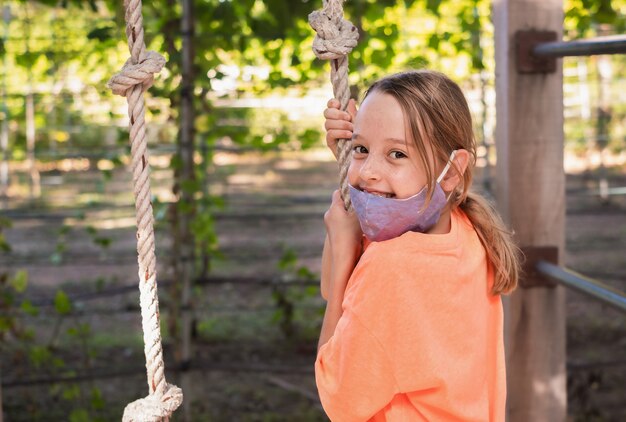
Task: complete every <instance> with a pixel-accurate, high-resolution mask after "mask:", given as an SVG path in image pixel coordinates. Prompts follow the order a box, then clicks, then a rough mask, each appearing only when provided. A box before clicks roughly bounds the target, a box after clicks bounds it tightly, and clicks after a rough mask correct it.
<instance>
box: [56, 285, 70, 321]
mask: <svg viewBox="0 0 626 422" xmlns="http://www.w3.org/2000/svg"><path fill="white" fill-rule="evenodd" d="M54 309H55V311H56V312H57V313H58V314H59V315H68V314H69V313H70V312H72V302H71V301H70V298H69V297H68V296H67V294H66V293H65V292H64V291H63V290H57V292H56V295H55V296H54Z"/></svg>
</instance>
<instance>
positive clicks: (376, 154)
mask: <svg viewBox="0 0 626 422" xmlns="http://www.w3.org/2000/svg"><path fill="white" fill-rule="evenodd" d="M406 123H407V122H405V118H404V114H403V113H402V108H401V107H400V104H398V102H397V101H396V99H395V98H393V97H392V96H391V95H389V94H385V93H381V92H377V91H374V92H372V93H371V94H369V95H368V96H367V98H366V99H365V101H363V104H362V105H361V108H360V109H359V112H358V113H357V117H356V119H355V121H354V132H353V133H354V135H353V137H352V160H351V163H350V168H349V169H348V181H349V182H350V184H351V185H352V186H354V187H355V188H357V189H361V190H364V191H366V192H369V193H372V194H376V195H380V196H386V197H390V198H397V199H404V198H408V197H410V196H413V195H415V194H416V193H418V192H419V191H420V190H421V189H422V188H423V187H424V186H425V185H426V182H427V180H426V172H425V170H424V169H423V168H420V167H419V166H418V163H421V160H420V159H419V155H418V154H419V153H418V151H417V148H416V147H415V145H414V143H413V141H412V140H410V139H407V134H408V133H409V130H408V126H407V124H406Z"/></svg>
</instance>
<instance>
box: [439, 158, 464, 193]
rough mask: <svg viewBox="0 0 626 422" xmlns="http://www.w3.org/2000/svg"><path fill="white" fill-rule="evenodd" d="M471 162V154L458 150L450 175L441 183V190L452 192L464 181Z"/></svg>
mask: <svg viewBox="0 0 626 422" xmlns="http://www.w3.org/2000/svg"><path fill="white" fill-rule="evenodd" d="M469 160H470V153H469V152H468V151H467V150H465V149H457V150H456V154H455V156H454V160H453V161H452V164H451V165H450V169H449V170H448V173H446V175H445V176H444V177H443V180H442V181H441V188H442V189H443V190H444V191H446V192H452V191H453V190H454V189H455V188H456V187H457V186H458V185H459V183H461V182H462V181H463V174H464V173H465V170H466V169H467V166H468V164H469Z"/></svg>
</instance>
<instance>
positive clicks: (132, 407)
mask: <svg viewBox="0 0 626 422" xmlns="http://www.w3.org/2000/svg"><path fill="white" fill-rule="evenodd" d="M182 402H183V390H181V389H180V388H178V387H176V386H175V385H172V384H167V385H166V386H165V393H163V395H162V396H157V395H156V394H150V395H149V396H147V397H144V398H143V399H139V400H135V401H134V402H132V403H129V404H128V405H127V406H126V408H125V409H124V416H123V417H122V422H161V421H162V420H163V419H165V420H167V418H169V417H170V415H171V414H172V413H174V411H175V410H176V409H177V408H178V406H180V405H181V403H182Z"/></svg>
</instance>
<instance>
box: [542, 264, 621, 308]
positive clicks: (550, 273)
mask: <svg viewBox="0 0 626 422" xmlns="http://www.w3.org/2000/svg"><path fill="white" fill-rule="evenodd" d="M536 269H537V271H539V272H540V273H541V274H543V275H545V276H546V277H549V278H551V279H552V280H554V281H557V282H559V283H561V284H562V285H564V286H565V287H568V288H571V289H574V290H577V291H579V292H581V293H584V294H586V295H588V296H590V297H592V298H594V299H596V300H599V301H601V302H603V303H606V304H607V305H611V306H613V307H615V308H617V309H619V310H620V311H622V312H626V295H625V294H624V293H622V292H620V291H619V290H616V289H614V288H613V287H611V286H608V285H606V284H604V283H602V282H600V281H597V280H593V279H591V278H588V277H585V276H583V275H581V274H578V273H577V272H575V271H572V270H568V269H564V268H561V267H559V266H558V265H554V264H551V263H549V262H546V261H539V262H537V265H536Z"/></svg>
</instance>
